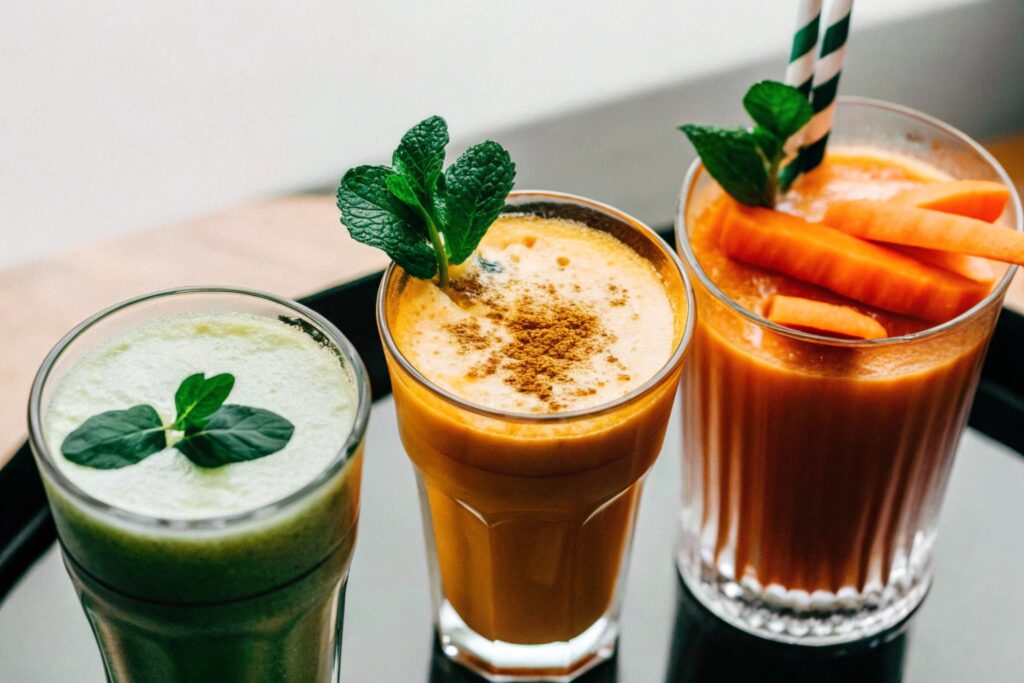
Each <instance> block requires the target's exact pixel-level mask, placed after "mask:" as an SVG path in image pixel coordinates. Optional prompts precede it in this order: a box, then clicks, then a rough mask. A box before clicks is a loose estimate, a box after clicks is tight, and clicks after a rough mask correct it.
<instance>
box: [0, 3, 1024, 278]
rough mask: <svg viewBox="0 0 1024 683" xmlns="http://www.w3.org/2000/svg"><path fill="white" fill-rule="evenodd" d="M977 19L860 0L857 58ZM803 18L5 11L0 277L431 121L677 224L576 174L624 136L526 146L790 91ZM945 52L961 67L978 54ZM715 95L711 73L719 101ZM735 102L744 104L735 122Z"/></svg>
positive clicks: (377, 7) (374, 6) (529, 172)
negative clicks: (722, 78) (435, 117)
mask: <svg viewBox="0 0 1024 683" xmlns="http://www.w3.org/2000/svg"><path fill="white" fill-rule="evenodd" d="M997 4H998V5H999V6H1000V7H1002V9H1000V10H999V11H1000V12H1003V13H1006V12H1012V9H1011V7H1017V8H1019V7H1020V3H1018V2H1015V0H1005V1H1003V2H1000V3H997ZM964 5H972V6H977V5H978V3H977V2H975V1H974V0H901V1H900V2H899V3H895V2H892V0H858V2H857V7H856V11H855V14H854V34H853V42H852V44H851V55H856V46H857V44H858V40H859V38H860V36H861V35H863V34H868V33H870V31H872V30H873V27H874V28H878V27H880V26H884V25H891V24H892V22H894V21H898V20H900V19H907V18H908V17H910V18H915V19H914V21H917V18H920V17H922V16H931V15H934V14H936V13H941V12H948V11H951V8H952V11H957V10H956V9H955V8H957V7H960V6H964ZM960 11H962V10H960ZM972 11H973V10H972ZM795 15H796V2H795V0H794V1H791V2H785V3H783V2H766V1H764V0H732V1H729V2H711V1H709V0H652V1H650V2H645V3H640V2H622V0H616V1H614V2H613V1H604V0H601V1H596V0H595V1H590V2H582V1H574V2H570V1H568V0H505V1H504V2H501V3H496V2H478V1H474V0H434V1H432V2H414V1H411V0H406V1H405V2H402V1H400V0H387V1H384V0H373V1H364V2H354V1H349V2H344V1H340V2H339V0H305V1H303V2H282V3H271V2H253V1H248V2H185V1H181V0H178V1H163V0H161V1H153V0H150V1H148V2H127V1H125V2H89V1H84V2H83V1H77V2H72V1H68V0H65V1H63V2H39V1H38V0H29V1H22V0H5V1H4V3H3V8H2V10H0V153H2V159H3V163H2V165H0V267H4V266H5V265H10V264H15V263H19V262H24V261H26V260H29V259H33V258H37V257H39V256H41V255H44V254H46V253H49V252H51V251H53V250H57V249H64V248H68V247H70V246H74V245H77V244H81V243H84V242H87V241H92V240H95V239H98V238H100V237H104V236H111V235H115V234H117V233H121V232H125V231H131V230H137V229H140V228H142V227H147V226H152V225H154V224H159V223H163V222H167V221H172V220H176V219H181V218H184V217H188V216H191V215H195V214H197V213H203V212H208V211H211V210H215V209H218V208H221V207H225V206H228V205H231V204H235V203H238V202H242V201H247V200H252V199H256V198H260V197H265V196H268V195H275V194H281V193H286V192H290V191H295V190H300V189H303V188H307V187H310V186H325V185H328V184H330V183H331V182H334V181H335V179H336V178H337V176H338V175H339V174H340V172H341V171H343V170H344V169H345V168H346V167H347V166H349V165H352V164H354V163H357V162H361V161H366V160H378V161H383V160H384V159H385V158H386V157H387V155H388V154H389V153H390V150H391V149H392V147H393V145H394V143H395V142H396V141H397V139H398V137H399V136H400V135H401V133H402V132H403V131H404V130H405V129H406V128H408V127H409V125H411V124H412V123H414V122H416V121H417V120H419V119H420V118H422V117H424V116H426V115H428V114H431V113H435V112H436V113H441V114H443V115H444V116H445V117H446V118H447V119H448V120H449V123H450V124H451V126H452V128H453V130H454V133H455V136H456V139H457V140H458V141H473V140H474V139H476V138H480V137H482V136H484V135H485V134H490V133H501V132H503V131H505V132H508V133H509V135H512V136H513V137H514V142H515V146H516V147H517V148H518V152H517V154H516V159H517V161H518V163H519V167H520V169H521V174H520V180H521V182H520V186H526V185H532V184H544V185H547V186H550V187H551V188H552V189H577V190H581V191H589V192H590V193H591V194H594V195H595V196H597V197H599V198H603V199H606V200H608V201H612V202H617V201H619V202H621V201H626V202H627V203H631V204H632V205H631V206H628V207H627V206H624V207H623V208H627V209H630V210H633V211H637V212H640V213H641V214H643V213H644V212H645V211H647V212H648V215H647V216H646V217H648V218H649V220H652V221H658V220H661V218H662V216H663V214H664V213H665V212H664V210H663V209H661V208H658V209H655V208H654V207H649V206H648V205H647V204H645V203H644V202H647V201H648V199H649V198H650V197H645V196H640V197H636V198H633V199H630V198H629V197H623V196H622V193H621V192H620V193H618V194H616V193H615V192H614V191H612V192H608V189H609V188H611V189H613V190H614V188H615V187H617V186H618V184H620V183H621V182H622V181H623V180H628V179H630V178H632V177H635V176H632V175H631V176H626V177H623V176H622V175H621V174H620V173H619V172H618V170H619V169H617V168H616V167H615V166H614V164H612V165H611V166H610V167H608V168H605V169H601V177H600V178H598V179H597V180H596V182H592V181H591V180H583V179H585V178H591V177H595V169H593V168H589V169H588V168H579V170H580V174H579V177H578V178H577V177H576V176H575V175H574V166H573V165H574V164H576V165H579V164H580V163H581V162H585V161H586V160H587V159H588V158H590V157H589V156H588V155H586V154H584V155H580V154H575V155H574V154H573V153H572V149H577V148H579V147H581V146H583V147H589V148H592V149H594V150H597V151H599V152H600V151H601V150H604V152H603V154H604V156H601V154H599V155H598V158H601V159H608V158H612V159H613V160H614V158H615V157H614V155H616V154H619V155H621V154H627V155H628V154H629V151H628V150H626V151H625V152H622V151H619V150H621V147H622V145H623V144H626V143H625V142H624V141H629V140H632V139H633V138H631V137H630V136H629V135H626V136H624V137H623V138H622V139H620V140H617V139H616V138H615V136H614V130H613V131H612V132H611V135H610V136H608V135H603V134H602V135H600V136H598V137H596V138H593V139H576V140H575V141H574V142H573V144H572V145H571V148H572V149H570V153H569V155H568V156H565V154H562V156H560V157H559V158H557V159H553V158H552V157H551V151H550V150H551V149H562V150H565V149H566V145H565V144H564V142H565V140H564V139H563V140H562V143H563V144H562V145H561V147H560V146H559V145H558V144H557V142H558V141H554V142H555V144H554V145H553V146H552V145H549V144H548V142H550V141H545V142H543V143H540V142H538V140H543V139H544V138H543V135H541V137H540V138H538V139H537V140H534V141H532V142H531V141H530V140H528V139H526V138H524V137H522V135H521V133H522V132H523V131H530V130H534V129H531V128H530V126H531V125H540V124H542V123H544V122H556V123H557V122H560V121H563V120H564V119H562V118H560V117H561V116H564V115H568V114H570V113H574V112H580V111H582V112H590V113H591V115H593V114H594V112H598V114H600V112H602V111H606V110H605V109H602V108H607V107H615V106H618V105H622V104H625V105H627V106H626V108H625V109H623V110H622V111H627V112H629V111H633V112H636V107H635V106H634V107H633V108H632V109H630V108H629V106H628V104H629V103H630V102H634V103H636V102H644V101H645V100H644V98H645V97H646V98H650V97H655V96H657V94H658V93H662V92H679V93H688V92H691V91H689V90H686V87H687V84H688V83H692V82H694V79H699V78H700V77H701V76H702V75H703V76H707V75H708V74H710V73H725V74H727V75H728V74H730V73H732V74H736V73H739V71H742V67H743V66H744V65H751V64H758V63H760V64H762V66H761V67H760V70H761V71H762V72H765V75H767V76H776V77H777V76H779V75H781V73H782V69H783V67H784V65H783V62H784V59H785V58H784V55H785V53H786V52H788V43H789V40H790V34H791V31H792V29H793V26H792V23H793V20H794V17H795ZM1019 16H1024V14H1022V15H1019ZM1011 28H1012V27H1011ZM1016 28H1017V29H1019V28H1020V24H1019V23H1018V25H1017V27H1016ZM894 47H895V46H894ZM938 47H939V48H940V49H941V50H942V51H943V54H948V55H949V59H951V60H955V59H958V58H959V57H960V56H961V55H962V54H963V53H965V52H969V51H973V50H976V49H978V47H979V46H978V45H977V44H976V43H975V44H971V43H963V42H959V43H958V42H956V41H954V42H953V43H951V44H948V45H941V46H938ZM901 49H906V50H907V51H908V52H912V51H914V50H916V49H917V46H912V45H906V46H902V47H901ZM931 49H933V51H934V49H935V47H934V46H932V48H931ZM995 56H996V57H997V58H998V57H999V56H1000V55H998V54H997V55H995ZM769 59H770V60H771V61H770V62H769V61H767V60H769ZM767 64H771V66H770V67H767V66H765V65H767ZM878 66H879V65H877V64H875V67H878ZM899 66H900V65H899V64H892V65H891V67H892V68H893V69H898V68H899ZM926 66H927V65H926ZM1017 66H1018V67H1019V66H1020V64H1018V65H1017ZM737 70H739V71H737ZM877 70H878V69H877V68H876V71H877ZM1019 72H1020V70H1019V68H1018V69H1017V73H1018V74H1019ZM850 80H851V81H854V80H855V79H854V78H851V79H850ZM714 86H715V83H714V82H711V83H708V82H706V81H705V84H704V87H705V91H703V92H709V91H708V90H707V88H709V87H710V88H711V89H712V90H713V89H714ZM740 92H741V91H737V92H735V93H734V92H731V91H729V93H730V94H729V109H726V110H725V111H730V110H731V109H733V108H735V105H736V104H738V98H739V93H740ZM690 96H692V95H688V96H687V97H690ZM711 99H712V100H714V97H712V98H711ZM685 103H686V100H683V101H679V100H678V99H677V100H672V99H670V100H665V101H663V102H662V104H663V105H664V104H672V106H674V107H676V109H674V110H671V111H670V110H668V109H664V110H659V111H658V115H659V117H660V118H658V119H657V120H653V119H652V120H646V119H644V116H645V112H644V111H641V112H639V113H638V115H639V117H640V118H637V117H636V116H634V118H633V119H632V124H629V125H633V126H634V127H635V125H638V124H639V123H640V122H641V121H642V124H643V125H649V126H651V127H664V128H665V129H666V130H668V129H670V128H671V126H672V125H674V124H676V123H678V122H679V121H681V120H682V118H683V114H682V109H683V108H682V107H680V106H679V105H680V104H685ZM722 106H723V107H724V101H723V105H722ZM982 106H984V105H983V104H982ZM701 110H702V108H701V107H697V111H701ZM616 111H618V110H616ZM677 112H678V113H677ZM646 115H647V116H650V115H651V114H650V112H649V111H648V112H647V114H646ZM628 123H629V122H627V124H628ZM559 125H561V124H559ZM551 130H556V129H551ZM557 130H562V128H557ZM516 131H519V132H520V136H519V137H515V135H516ZM629 144H632V143H629ZM679 149H680V150H682V149H683V148H682V146H680V148H679ZM657 151H658V150H655V152H657ZM609 154H612V155H613V156H612V157H609V156H608V155H609ZM631 163H633V164H634V165H635V164H638V163H640V162H637V161H634V162H631ZM545 165H546V166H547V169H548V170H546V169H545ZM654 166H655V167H658V165H657V164H655V165H654ZM658 168H659V171H665V170H671V169H665V165H664V163H662V164H661V167H658ZM554 170H557V173H558V174H560V175H559V176H557V177H552V171H554ZM627 170H630V172H631V173H632V172H633V169H627ZM666 180H671V183H667V184H666V185H665V186H667V185H673V184H677V183H678V180H677V179H675V178H673V179H662V181H663V183H664V182H665V181H666ZM655 186H657V187H658V188H659V193H663V190H662V189H661V188H662V185H661V184H658V183H655ZM641 194H642V193H641ZM649 194H650V193H649ZM652 196H653V195H652ZM659 199H660V201H661V202H662V204H665V202H668V203H671V201H674V198H673V197H670V196H666V197H662V196H661V195H660V194H659Z"/></svg>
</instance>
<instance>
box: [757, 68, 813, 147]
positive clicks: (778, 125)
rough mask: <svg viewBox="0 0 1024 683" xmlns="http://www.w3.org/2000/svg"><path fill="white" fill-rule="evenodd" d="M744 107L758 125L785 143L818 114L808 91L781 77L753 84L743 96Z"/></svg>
mask: <svg viewBox="0 0 1024 683" xmlns="http://www.w3.org/2000/svg"><path fill="white" fill-rule="evenodd" d="M743 108H744V109H746V110H747V113H748V114H750V118H752V119H754V121H755V122H756V123H757V125H759V126H761V127H762V128H764V129H765V130H767V131H768V132H769V133H771V134H772V135H774V136H775V137H776V138H777V139H778V140H779V141H780V142H781V143H784V142H785V141H786V140H787V139H788V138H790V137H791V136H793V135H794V134H796V133H797V132H798V131H799V130H800V129H801V128H803V127H804V126H805V125H806V124H807V122H808V121H810V120H811V116H812V115H813V114H814V110H813V109H812V108H811V103H810V102H808V101H807V96H806V95H804V94H803V93H801V92H800V91H799V90H797V89H796V88H794V87H793V86H790V85H785V84H783V83H779V82H777V81H761V82H760V83H755V84H754V85H753V86H751V88H750V90H748V91H747V94H746V95H744V97H743Z"/></svg>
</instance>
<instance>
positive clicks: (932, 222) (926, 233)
mask: <svg viewBox="0 0 1024 683" xmlns="http://www.w3.org/2000/svg"><path fill="white" fill-rule="evenodd" d="M823 222H824V223H825V224H827V225H831V226H832V227H834V228H837V229H839V230H842V231H843V232H847V233H850V234H851V235H856V236H858V237H863V238H864V239H869V240H875V241H878V242H892V243H894V244H905V245H907V246H909V247H926V248H928V249H938V250H940V251H955V252H957V253H959V254H971V255H972V256H983V257H985V258H990V259H994V260H996V261H1004V262H1006V263H1017V264H1024V234H1021V233H1019V232H1016V231H1015V230H1010V229H1009V228H1004V227H1002V226H998V225H992V224H991V223H986V222H985V221H979V220H978V219H977V218H967V217H966V216H956V215H953V214H949V213H941V212H939V211H931V210H929V209H918V208H915V207H911V206H903V205H901V204H897V203H896V202H875V201H865V200H857V201H839V202H832V204H830V205H829V207H828V210H827V211H826V212H825V219H824V221H823Z"/></svg>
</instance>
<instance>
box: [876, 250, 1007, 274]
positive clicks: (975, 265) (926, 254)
mask: <svg viewBox="0 0 1024 683" xmlns="http://www.w3.org/2000/svg"><path fill="white" fill-rule="evenodd" d="M886 246H887V247H888V248H889V249H895V250H896V251H898V252H901V253H903V254H906V255H907V256H909V257H911V258H916V259H917V260H918V261H924V262H925V263H930V264H932V265H933V266H938V267H939V268H942V269H943V270H948V271H950V272H952V273H956V274H957V275H963V276H964V277H965V278H967V279H968V280H974V281H975V282H982V283H985V284H992V282H994V281H995V279H996V271H994V270H992V264H991V263H989V262H988V260H987V259H983V258H981V257H980V256H968V255H967V254H958V253H956V252H954V251H939V250H938V249H926V248H924V247H904V246H900V245H898V244H888V245H886Z"/></svg>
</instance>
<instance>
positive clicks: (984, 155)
mask: <svg viewBox="0 0 1024 683" xmlns="http://www.w3.org/2000/svg"><path fill="white" fill-rule="evenodd" d="M844 105H850V106H860V107H868V108H874V109H880V110H884V111H889V112H892V113H895V114H900V115H902V116H905V117H907V118H910V119H916V120H918V121H919V122H921V123H923V124H926V125H928V126H931V127H932V128H936V129H938V130H939V131H941V132H943V133H945V134H947V135H949V136H950V137H953V138H954V139H956V140H959V141H960V142H962V143H964V144H965V145H967V146H968V147H969V148H970V149H971V150H972V151H974V152H975V153H976V154H978V156H979V157H981V159H982V160H984V161H985V163H987V164H988V165H989V166H990V167H991V168H992V170H994V171H995V172H996V175H997V176H999V180H1000V182H1002V183H1003V184H1004V185H1006V187H1007V188H1008V189H1009V190H1010V203H1009V205H1010V206H1012V207H1013V210H1014V214H1015V215H1016V224H1015V225H1014V226H1013V228H1012V229H1013V230H1016V231H1017V232H1024V214H1022V209H1021V200H1020V197H1019V196H1018V194H1017V188H1016V185H1014V183H1013V181H1012V180H1011V179H1010V176H1009V175H1008V174H1007V172H1006V169H1004V168H1003V166H1002V164H1000V163H999V162H998V161H997V160H996V158H995V157H993V156H992V154H991V153H990V152H989V151H988V150H987V149H985V148H984V147H982V146H981V145H980V144H979V143H978V142H976V141H975V140H974V139H973V138H971V137H970V136H969V135H967V134H966V133H964V132H963V131H961V130H959V129H958V128H955V127H954V126H951V125H950V124H948V123H945V122H944V121H941V120H939V119H937V118H935V117H934V116H930V115H928V114H925V113H923V112H920V111H918V110H916V109H912V108H911V107H907V106H904V105H901V104H894V103H892V102H886V101H885V100H879V99H875V98H872V97H860V96H850V95H841V96H839V97H838V98H837V106H839V107H843V106H844ZM703 170H704V164H703V163H701V160H700V157H697V158H696V159H694V161H693V163H691V164H690V167H689V169H688V170H687V172H686V176H685V178H684V179H683V185H682V188H680V191H679V198H678V200H677V202H676V223H675V227H676V229H675V233H676V244H677V245H678V247H679V248H680V249H682V251H683V252H684V254H683V255H684V257H685V258H686V262H687V264H688V265H689V266H690V267H691V268H692V269H693V272H694V273H695V275H696V277H697V279H698V280H699V281H700V283H701V285H703V286H704V288H705V289H707V290H708V291H709V292H710V293H711V294H712V295H713V296H714V297H715V298H716V299H717V300H718V301H719V302H721V303H722V304H724V305H725V306H727V307H728V308H729V309H730V310H731V311H733V312H734V313H738V314H740V315H742V316H743V317H744V318H746V319H748V320H749V321H751V322H752V323H754V324H756V325H757V326H759V327H762V328H767V329H769V330H771V331H772V332H775V333H777V334H780V335H783V336H786V337H790V338H792V339H797V340H800V341H805V342H812V343H815V344H822V345H828V346H837V347H843V348H872V347H879V346H888V345H896V344H906V343H910V342H915V341H920V340H923V339H930V338H931V337H934V336H939V335H942V334H945V333H947V332H949V331H951V330H953V329H956V328H958V327H960V326H962V325H964V324H966V323H967V322H968V321H969V320H971V319H973V318H974V317H975V316H977V315H978V314H980V313H981V312H982V311H983V310H985V309H987V308H988V307H989V306H991V305H992V303H993V302H994V301H995V300H996V299H998V298H1000V297H1002V296H1003V295H1004V294H1005V293H1006V290H1007V288H1008V287H1009V286H1010V282H1011V281H1012V280H1013V277H1014V275H1015V274H1016V272H1017V265H1015V264H1012V263H1011V264H1008V265H1009V267H1008V268H1007V270H1006V272H1005V273H1004V274H1003V277H1002V278H1000V279H999V281H998V282H997V283H996V285H995V286H994V287H993V288H992V290H991V291H990V292H989V293H988V294H987V295H986V296H985V298H984V299H982V300H981V301H979V302H978V303H977V304H975V305H974V306H972V307H971V308H969V309H967V310H966V311H964V312H963V313H961V314H960V315H958V316H956V317H954V318H951V319H949V320H947V321H945V322H943V323H940V324H938V325H935V326H932V327H928V328H926V329H924V330H921V331H919V332H913V333H911V334H904V335H898V336H895V337H882V338H880V339H839V338H836V337H828V336H825V335H820V334H814V333H813V332H803V331H801V330H796V329H793V328H791V327H785V326H783V325H779V324H778V323H774V322H772V321H771V320H768V319H767V318H765V317H764V316H762V315H760V314H758V313H756V312H754V311H751V310H749V309H747V308H745V307H743V306H741V305H740V304H739V303H737V302H736V301H734V300H733V299H732V297H730V296H729V295H728V294H726V293H725V292H723V291H722V290H721V289H719V287H718V285H717V284H715V282H714V281H713V280H712V279H711V278H710V276H708V274H707V273H706V272H705V271H704V268H703V267H702V266H701V265H700V262H699V261H698V260H697V257H696V254H694V253H693V249H692V248H691V247H690V240H689V234H688V233H687V232H686V205H687V202H688V200H689V195H690V192H691V190H692V189H693V186H694V184H695V183H696V182H697V179H698V178H699V177H700V174H701V173H702V172H703ZM684 238H685V239H684Z"/></svg>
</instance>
